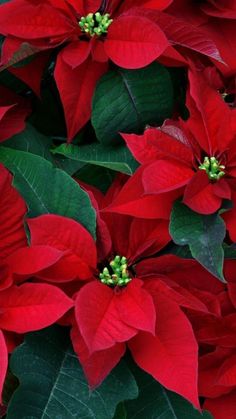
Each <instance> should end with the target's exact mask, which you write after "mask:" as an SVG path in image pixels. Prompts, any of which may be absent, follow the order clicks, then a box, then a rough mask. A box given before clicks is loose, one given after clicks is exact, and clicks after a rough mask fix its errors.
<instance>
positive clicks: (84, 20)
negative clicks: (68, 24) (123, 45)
mask: <svg viewBox="0 0 236 419" xmlns="http://www.w3.org/2000/svg"><path fill="white" fill-rule="evenodd" d="M112 22H113V20H112V19H110V15H109V13H106V14H105V15H101V13H99V12H97V13H89V14H88V15H87V16H82V17H81V19H80V21H79V26H80V29H81V31H82V32H85V33H87V34H88V35H90V36H94V35H97V36H100V35H102V34H104V33H107V29H108V27H109V26H110V24H111V23H112Z"/></svg>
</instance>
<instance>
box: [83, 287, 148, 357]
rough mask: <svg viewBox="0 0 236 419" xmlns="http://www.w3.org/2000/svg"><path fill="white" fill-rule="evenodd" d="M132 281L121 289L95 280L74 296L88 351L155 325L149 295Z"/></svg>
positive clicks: (124, 339)
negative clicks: (112, 287)
mask: <svg viewBox="0 0 236 419" xmlns="http://www.w3.org/2000/svg"><path fill="white" fill-rule="evenodd" d="M141 286H142V282H141V281H138V280H132V281H131V283H129V284H128V286H127V287H126V288H124V289H120V288H119V289H114V290H113V289H111V288H109V287H108V286H106V285H104V284H101V283H99V282H92V283H90V284H88V285H85V286H84V287H83V288H82V289H81V290H80V291H79V293H78V296H77V299H76V319H77V323H78V326H79V329H80V332H81V334H82V336H83V338H84V340H85V342H86V344H87V346H88V348H89V350H90V352H96V351H98V350H102V349H106V348H110V347H112V346H113V345H114V344H115V343H118V342H125V341H127V340H129V339H130V338H131V337H133V336H134V335H135V334H136V333H137V331H138V330H147V331H149V332H151V333H153V331H154V327H155V310H154V306H153V303H152V298H151V297H150V295H148V293H147V292H146V291H145V290H143V289H142V288H141Z"/></svg>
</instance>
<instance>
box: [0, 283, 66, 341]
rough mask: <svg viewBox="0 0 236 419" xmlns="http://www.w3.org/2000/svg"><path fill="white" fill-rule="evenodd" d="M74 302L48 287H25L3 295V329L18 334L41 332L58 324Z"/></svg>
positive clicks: (0, 318)
mask: <svg viewBox="0 0 236 419" xmlns="http://www.w3.org/2000/svg"><path fill="white" fill-rule="evenodd" d="M71 307H73V301H72V300H71V299H70V298H69V297H67V296H66V295H65V294H64V293H63V292H62V291H61V290H60V289H58V288H57V287H54V286H52V285H46V284H23V285H20V286H19V287H17V286H12V287H11V288H9V289H7V290H4V291H1V292H0V310H1V311H0V327H1V328H2V329H6V330H10V331H13V332H17V333H25V332H30V331H33V330H39V329H42V328H44V327H47V326H50V325H51V324H53V323H55V322H56V321H57V320H58V319H59V318H60V317H62V316H63V314H65V313H66V312H67V311H68V310H69V309H70V308H71Z"/></svg>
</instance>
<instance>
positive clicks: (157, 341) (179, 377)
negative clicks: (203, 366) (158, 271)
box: [129, 294, 199, 408]
mask: <svg viewBox="0 0 236 419" xmlns="http://www.w3.org/2000/svg"><path fill="white" fill-rule="evenodd" d="M155 305H156V310H157V323H156V336H151V335H150V334H148V333H139V334H138V335H137V336H135V337H134V338H133V339H132V340H131V341H130V343H129V348H130V350H131V352H132V355H133V357H134V360H135V361H136V362H137V364H138V365H139V366H140V367H141V368H143V369H144V370H145V371H146V372H148V373H149V374H151V375H152V376H153V377H154V378H155V379H156V380H157V381H159V382H160V383H161V384H162V385H164V386H165V387H167V388H168V389H169V390H172V391H175V392H177V393H178V394H180V395H182V396H183V397H185V398H186V399H187V400H189V401H190V402H191V403H192V404H194V405H195V406H196V407H197V408H199V401H198V393H197V357H198V346H197V342H196V339H195V337H194V334H193V331H192V328H191V325H190V323H189V321H188V320H187V318H186V317H185V315H184V314H183V313H182V311H181V310H180V309H179V307H178V305H177V304H176V303H174V302H172V301H171V300H169V299H168V298H166V297H164V296H163V295H161V294H160V295H159V296H158V297H157V296H155ZM154 359H155V362H154V361H153V360H154Z"/></svg>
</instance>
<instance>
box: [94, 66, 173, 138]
mask: <svg viewBox="0 0 236 419" xmlns="http://www.w3.org/2000/svg"><path fill="white" fill-rule="evenodd" d="M172 112H173V86H172V81H171V76H170V74H169V72H168V70H167V69H166V68H165V67H164V66H162V65H161V64H158V63H157V62H155V63H153V64H151V65H149V66H148V67H145V68H142V69H138V70H125V69H122V68H118V67H117V68H115V69H114V70H112V71H109V72H108V73H106V74H105V75H104V76H103V77H102V78H101V79H100V81H99V82H98V84H97V87H96V91H95V94H94V97H93V105H92V124H93V127H94V129H95V132H96V135H97V138H98V140H99V141H100V142H101V143H103V144H114V143H115V142H117V141H119V142H120V141H121V137H120V136H119V132H134V133H141V132H142V131H143V129H144V128H145V125H147V124H151V125H160V124H161V123H162V122H163V121H164V120H165V119H166V118H168V117H171V115H172Z"/></svg>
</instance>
